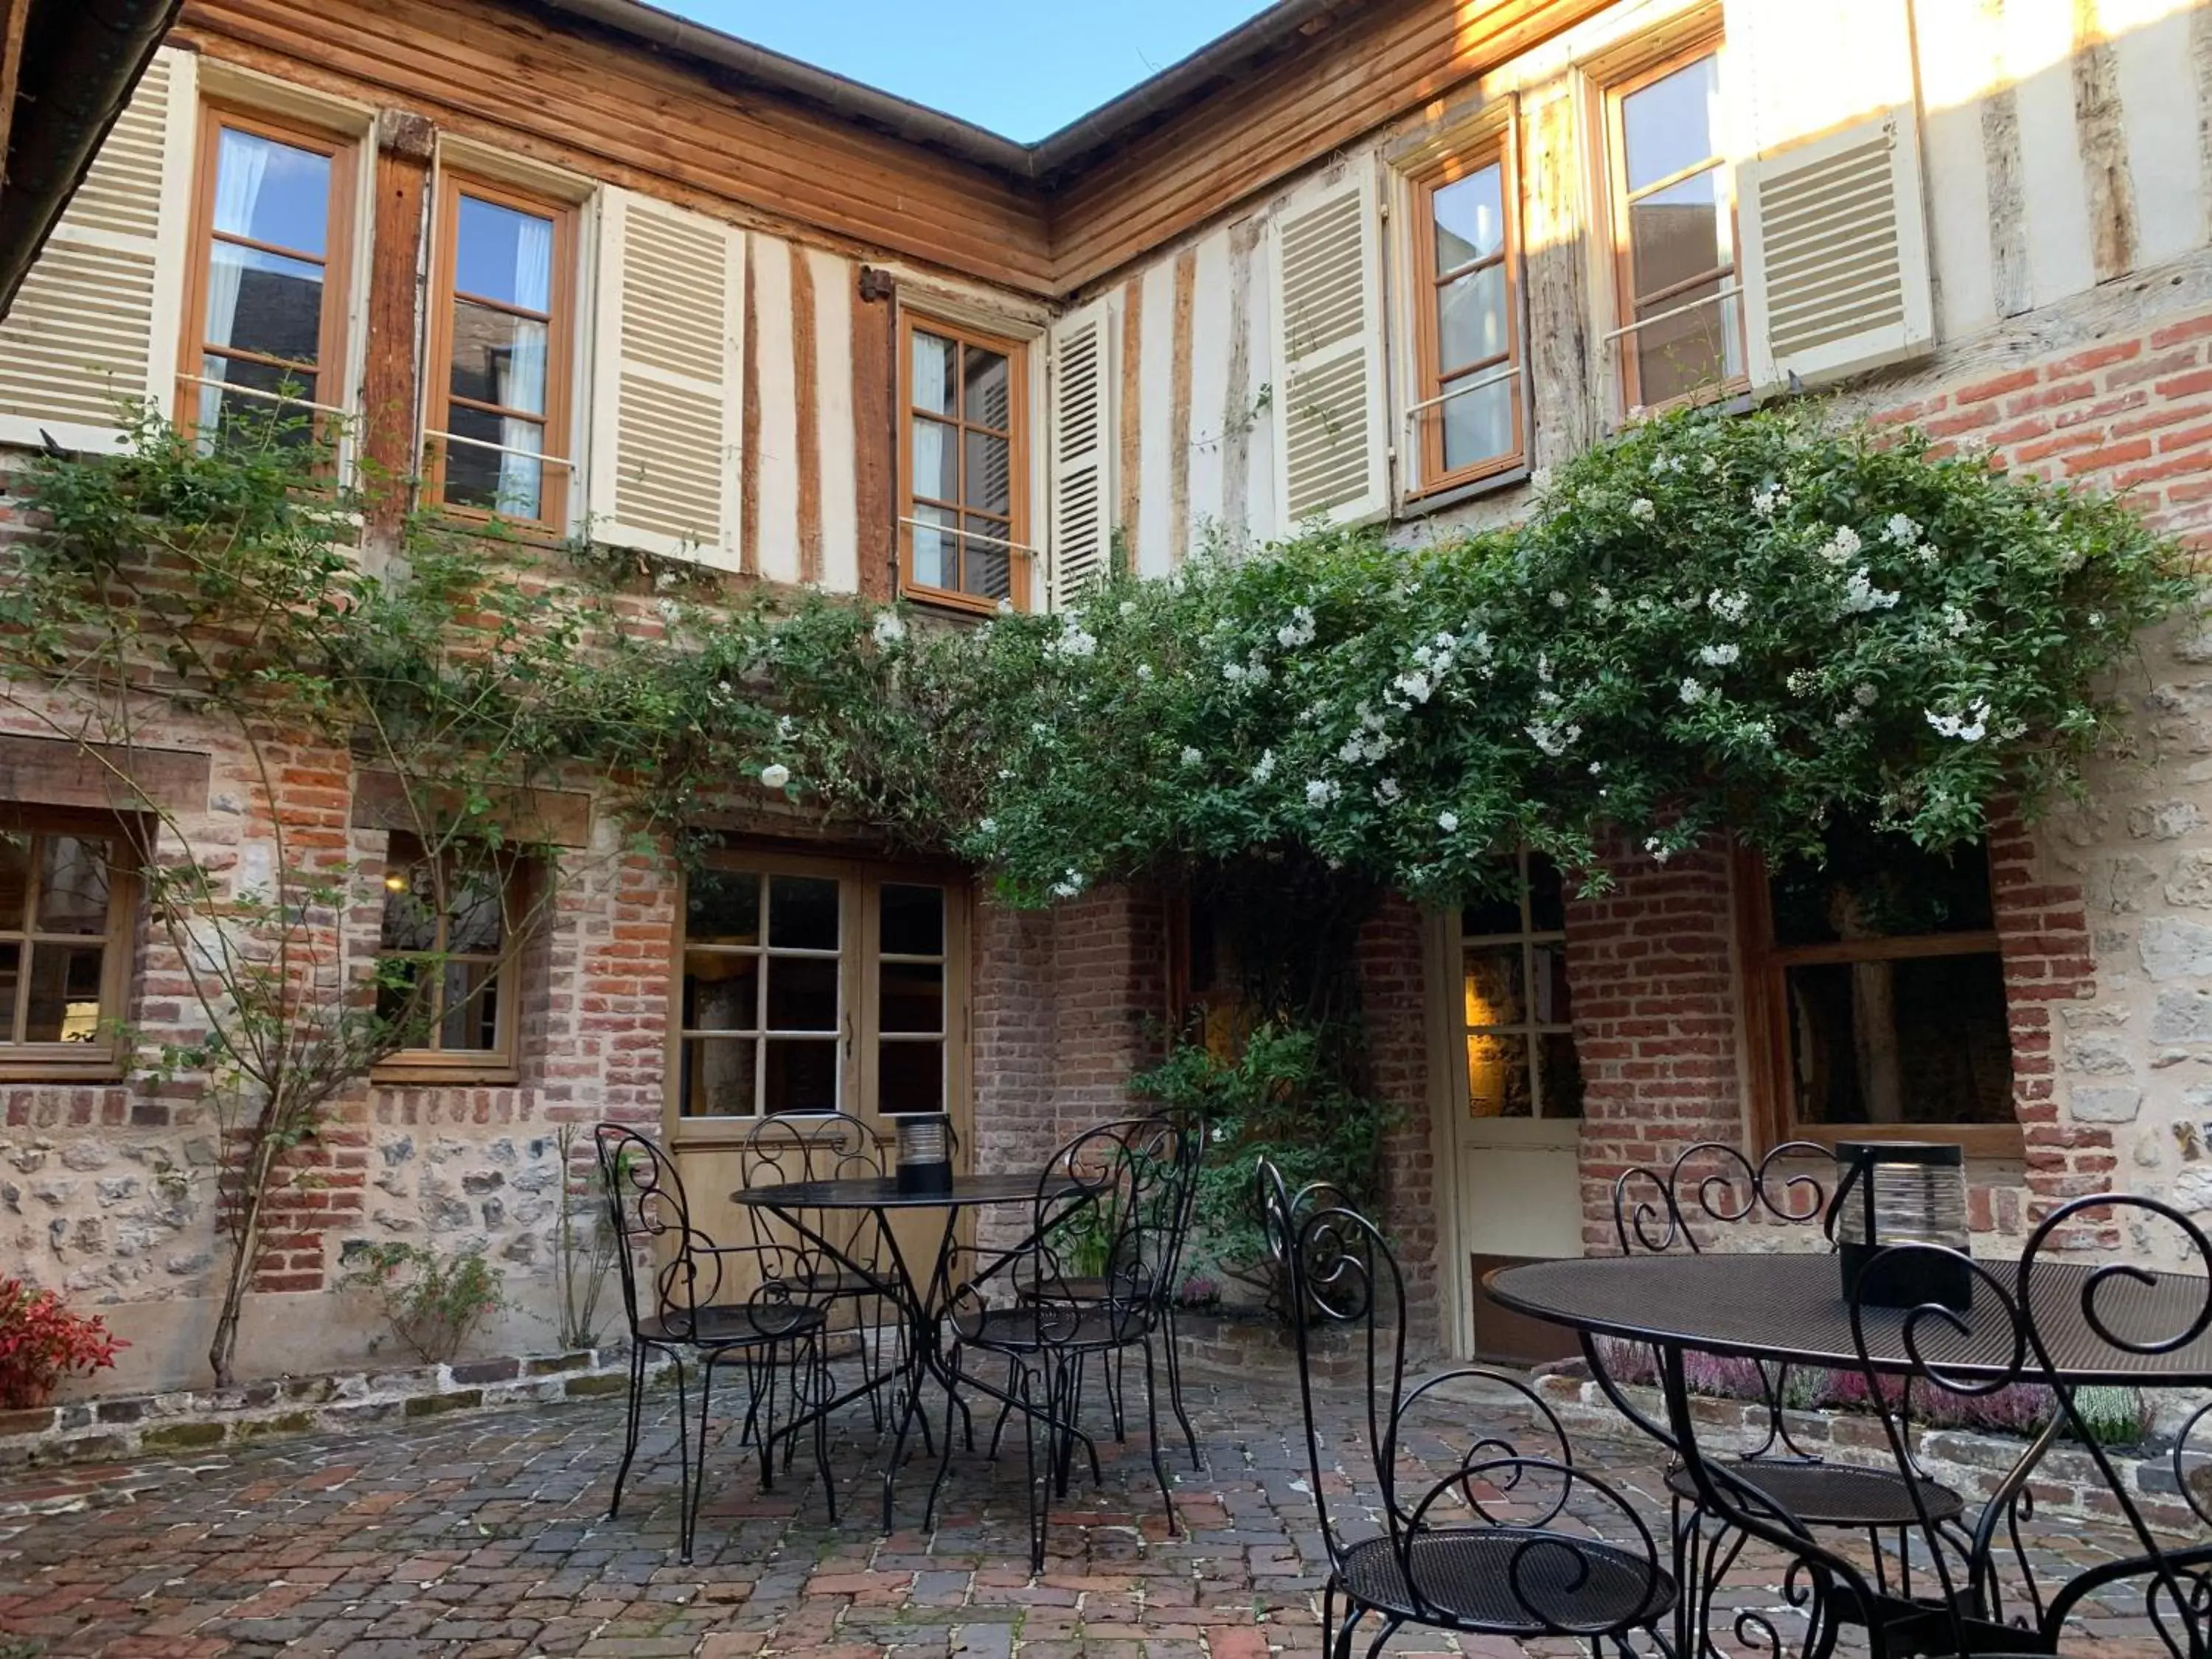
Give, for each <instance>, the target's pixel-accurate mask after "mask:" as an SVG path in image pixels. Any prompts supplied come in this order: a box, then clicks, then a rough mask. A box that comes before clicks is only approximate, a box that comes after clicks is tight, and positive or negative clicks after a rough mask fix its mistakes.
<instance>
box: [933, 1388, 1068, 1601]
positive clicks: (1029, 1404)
mask: <svg viewBox="0 0 2212 1659" xmlns="http://www.w3.org/2000/svg"><path fill="white" fill-rule="evenodd" d="M1020 1388H1021V1400H1022V1406H1023V1411H1022V1449H1023V1450H1024V1452H1025V1453H1026V1454H1027V1467H1028V1468H1029V1487H1030V1571H1031V1572H1032V1573H1038V1572H1042V1571H1044V1535H1045V1530H1046V1528H1048V1527H1049V1526H1051V1524H1052V1469H1051V1468H1050V1466H1049V1448H1048V1466H1047V1468H1045V1470H1044V1479H1043V1480H1038V1479H1037V1459H1036V1418H1037V1414H1036V1399H1035V1397H1034V1395H1033V1393H1032V1391H1031V1389H1030V1372H1029V1371H1028V1370H1023V1372H1022V1373H1021V1383H1020ZM946 1438H947V1439H950V1438H951V1435H950V1434H949V1433H948V1434H947V1436H946Z"/></svg>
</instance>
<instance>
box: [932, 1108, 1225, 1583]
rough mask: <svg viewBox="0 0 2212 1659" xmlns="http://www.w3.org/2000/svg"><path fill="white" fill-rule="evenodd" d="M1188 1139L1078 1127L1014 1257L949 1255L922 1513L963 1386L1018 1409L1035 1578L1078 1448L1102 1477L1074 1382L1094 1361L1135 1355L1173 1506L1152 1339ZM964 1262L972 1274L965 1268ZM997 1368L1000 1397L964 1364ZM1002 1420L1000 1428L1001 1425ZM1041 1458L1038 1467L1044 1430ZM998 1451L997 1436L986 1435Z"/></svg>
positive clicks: (1171, 1515) (1123, 1124)
mask: <svg viewBox="0 0 2212 1659" xmlns="http://www.w3.org/2000/svg"><path fill="white" fill-rule="evenodd" d="M1186 1138H1187V1137H1186V1135H1185V1133H1184V1131H1183V1130H1182V1129H1181V1128H1179V1127H1177V1126H1176V1125H1175V1124H1174V1123H1172V1122H1170V1121H1168V1120H1166V1119H1164V1118H1133V1119H1127V1120H1124V1121H1118V1122H1114V1123H1105V1124H1101V1125H1099V1126H1098V1127H1096V1128H1091V1129H1086V1130H1085V1131H1084V1133H1081V1134H1079V1135H1078V1136H1076V1137H1075V1138H1074V1139H1073V1140H1071V1141H1069V1142H1068V1143H1067V1144H1066V1146H1062V1147H1061V1148H1060V1151H1059V1152H1056V1153H1054V1155H1053V1158H1052V1161H1051V1163H1050V1164H1048V1165H1047V1166H1046V1168H1045V1170H1044V1173H1043V1174H1042V1176H1040V1177H1039V1178H1038V1181H1037V1190H1036V1200H1035V1201H1034V1205H1033V1207H1032V1209H1031V1212H1030V1231H1029V1233H1028V1234H1027V1236H1026V1237H1024V1239H1023V1240H1022V1241H1021V1243H1018V1244H1017V1245H1015V1246H1014V1247H1013V1248H1012V1249H1006V1250H1000V1251H994V1252H979V1251H975V1250H973V1249H967V1250H963V1251H960V1252H956V1260H955V1263H954V1266H953V1268H952V1271H951V1273H950V1274H949V1275H948V1281H949V1282H950V1283H951V1285H953V1286H954V1288H953V1290H952V1291H951V1297H950V1301H949V1304H948V1306H949V1309H950V1315H949V1317H948V1319H947V1322H946V1328H947V1331H948V1333H949V1334H950V1336H951V1344H950V1348H949V1352H948V1353H947V1356H946V1362H945V1363H946V1370H947V1376H948V1377H949V1379H950V1382H951V1387H950V1388H949V1389H948V1390H947V1395H948V1398H947V1403H946V1407H945V1443H944V1445H943V1446H942V1447H941V1448H940V1449H939V1457H938V1465H937V1478H936V1480H933V1482H932V1483H931V1485H930V1489H929V1506H928V1515H929V1516H930V1517H931V1518H932V1519H934V1517H935V1516H936V1513H937V1499H938V1495H939V1492H940V1490H941V1489H942V1488H943V1486H944V1484H945V1474H946V1472H947V1470H948V1469H949V1468H950V1467H951V1455H952V1413H953V1409H954V1405H955V1403H956V1402H957V1400H958V1395H959V1388H960V1385H961V1384H962V1383H968V1384H969V1385H971V1386H973V1387H975V1389H977V1390H978V1391H980V1392H981V1393H982V1394H984V1395H988V1396H990V1397H991V1398H993V1399H995V1400H997V1401H999V1402H1000V1407H1001V1408H1002V1412H1013V1413H1019V1414H1020V1416H1021V1419H1022V1435H1023V1443H1024V1451H1025V1453H1026V1455H1027V1458H1028V1471H1029V1488H1030V1566H1031V1568H1032V1569H1033V1570H1037V1571H1042V1568H1043V1565H1044V1544H1045V1536H1046V1533H1047V1530H1048V1527H1049V1525H1050V1522H1051V1510H1052V1497H1053V1493H1054V1492H1055V1491H1057V1492H1059V1493H1060V1495H1061V1496H1063V1497H1065V1496H1066V1492H1067V1486H1068V1475H1069V1470H1070V1467H1071V1465H1072V1464H1073V1461H1074V1455H1075V1447H1076V1444H1077V1443H1078V1442H1080V1443H1082V1445H1083V1448H1084V1450H1085V1454H1086V1455H1087V1456H1088V1458H1089V1461H1090V1463H1091V1479H1092V1480H1094V1481H1096V1480H1098V1479H1100V1474H1099V1468H1098V1451H1097V1446H1096V1445H1095V1444H1094V1443H1092V1441H1091V1437H1090V1436H1088V1435H1086V1434H1085V1433H1084V1432H1083V1430H1082V1428H1081V1426H1080V1425H1079V1420H1078V1419H1079V1413H1080V1411H1081V1407H1082V1377H1083V1372H1084V1369H1085V1365H1086V1364H1087V1363H1088V1362H1089V1361H1090V1360H1091V1359H1092V1358H1094V1357H1102V1358H1103V1357H1106V1356H1111V1355H1113V1354H1115V1353H1116V1352H1121V1351H1123V1350H1126V1349H1128V1348H1132V1347H1140V1348H1142V1349H1143V1351H1144V1356H1145V1397H1146V1404H1147V1407H1148V1409H1149V1410H1150V1413H1151V1416H1150V1421H1149V1427H1150V1431H1151V1443H1150V1450H1151V1453H1152V1473H1153V1474H1154V1476H1155V1477H1156V1478H1157V1479H1158V1481H1159V1484H1160V1498H1161V1501H1162V1502H1163V1503H1164V1504H1165V1505H1166V1508H1167V1513H1168V1522H1169V1524H1170V1526H1173V1525H1174V1524H1175V1518H1176V1516H1175V1498H1174V1495H1173V1493H1172V1492H1171V1491H1170V1486H1169V1484H1168V1476H1167V1469H1166V1467H1165V1466H1164V1464H1163V1463H1162V1462H1161V1461H1160V1446H1159V1413H1158V1408H1157V1406H1156V1405H1155V1404H1154V1401H1156V1398H1157V1396H1156V1394H1155V1391H1154V1388H1153V1383H1154V1371H1155V1365H1156V1361H1155V1358H1154V1354H1153V1349H1152V1336H1153V1334H1155V1333H1156V1332H1158V1330H1159V1329H1160V1328H1161V1325H1162V1322H1163V1321H1164V1317H1165V1309H1166V1304H1167V1299H1168V1297H1169V1296H1170V1294H1171V1292H1172V1284H1171V1280H1170V1276H1169V1275H1170V1267H1171V1266H1172V1263H1173V1261H1174V1260H1175V1255H1176V1251H1175V1249H1173V1248H1171V1245H1170V1240H1169V1239H1168V1238H1167V1237H1165V1234H1166V1232H1167V1231H1168V1230H1170V1229H1171V1228H1172V1227H1173V1226H1174V1225H1176V1220H1177V1218H1179V1217H1181V1216H1182V1215H1183V1214H1184V1212H1185V1211H1186V1210H1187V1208H1188V1203H1187V1200H1186V1199H1185V1198H1184V1196H1183V1192H1182V1189H1183V1188H1184V1187H1185V1186H1187V1185H1188V1182H1190V1180H1191V1179H1192V1176H1193V1173H1194V1169H1195V1164H1194V1161H1193V1160H1192V1158H1190V1157H1189V1155H1188V1152H1186V1150H1185V1147H1184V1145H1183V1142H1184V1140H1185V1139H1186ZM962 1262H964V1263H965V1264H966V1265H965V1266H964V1267H963V1266H962V1265H961V1263H962ZM974 1354H985V1355H990V1356H993V1357H995V1358H1004V1359H1005V1360H1006V1366H1007V1374H1006V1384H1005V1386H1004V1387H1000V1386H998V1385H996V1384H994V1383H989V1382H986V1381H984V1380H983V1379H981V1378H980V1377H977V1376H974V1375H973V1374H972V1373H971V1372H970V1371H969V1369H968V1362H969V1357H970V1356H971V1355H974ZM1002 1420H1003V1419H1002ZM1040 1429H1042V1431H1043V1432H1044V1451H1045V1458H1044V1462H1042V1464H1040V1463H1039V1462H1038V1457H1037V1453H1038V1431H1039V1430H1040ZM995 1443H996V1437H995V1436H994V1444H995Z"/></svg>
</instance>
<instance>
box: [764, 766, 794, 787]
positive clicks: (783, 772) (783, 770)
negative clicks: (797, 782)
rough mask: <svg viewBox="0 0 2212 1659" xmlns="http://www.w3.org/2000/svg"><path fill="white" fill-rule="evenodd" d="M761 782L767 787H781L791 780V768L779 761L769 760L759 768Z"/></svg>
mask: <svg viewBox="0 0 2212 1659" xmlns="http://www.w3.org/2000/svg"><path fill="white" fill-rule="evenodd" d="M760 779H761V783H762V784H763V787H767V788H769V789H781V788H782V787H783V786H784V785H786V784H787V783H789V782H790V781H791V769H790V768H789V767H788V766H786V765H785V764H784V763H782V762H781V761H770V762H769V763H768V764H767V765H766V766H763V767H762V768H761V775H760Z"/></svg>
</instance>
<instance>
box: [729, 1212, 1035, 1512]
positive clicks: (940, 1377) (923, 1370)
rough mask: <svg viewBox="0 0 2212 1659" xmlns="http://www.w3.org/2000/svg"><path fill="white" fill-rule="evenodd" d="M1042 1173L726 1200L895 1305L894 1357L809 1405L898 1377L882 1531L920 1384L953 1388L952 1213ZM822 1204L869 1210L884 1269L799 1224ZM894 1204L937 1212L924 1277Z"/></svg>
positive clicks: (917, 1408)
mask: <svg viewBox="0 0 2212 1659" xmlns="http://www.w3.org/2000/svg"><path fill="white" fill-rule="evenodd" d="M1041 1184H1042V1177H1041V1176H1036V1175H983V1176H954V1177H953V1179H952V1185H951V1188H949V1189H947V1190H945V1191H944V1192H936V1193H928V1192H906V1191H903V1190H902V1189H901V1188H900V1186H899V1184H898V1182H897V1180H896V1178H895V1177H892V1176H863V1177H860V1178H857V1179H851V1180H840V1181H787V1182H777V1183H775V1184H774V1185H771V1186H763V1187H740V1188H738V1189H737V1190H736V1191H734V1192H732V1194H730V1200H731V1202H732V1203H734V1204H742V1205H745V1206H750V1207H752V1208H755V1209H762V1210H766V1211H767V1212H769V1214H771V1215H773V1216H775V1218H776V1219H778V1220H779V1221H781V1222H782V1223H783V1224H784V1225H786V1226H787V1227H789V1228H791V1229H792V1231H793V1232H795V1233H798V1234H799V1235H800V1236H801V1237H805V1239H806V1240H807V1242H808V1243H811V1244H812V1245H814V1246H815V1247H816V1248H817V1249H821V1250H823V1251H824V1252H826V1253H827V1254H828V1255H829V1257H830V1258H831V1259H832V1260H833V1261H836V1263H837V1265H838V1266H839V1267H842V1268H844V1269H845V1270H846V1271H847V1272H848V1273H855V1274H857V1275H859V1276H860V1278H861V1279H866V1281H868V1282H869V1283H870V1284H871V1285H872V1286H873V1287H874V1288H875V1289H876V1290H877V1291H878V1293H879V1294H881V1295H882V1297H884V1300H885V1301H887V1302H889V1303H890V1304H892V1306H893V1307H895V1308H896V1309H897V1310H898V1314H899V1319H900V1322H901V1323H902V1326H903V1327H904V1328H905V1339H904V1340H903V1341H902V1343H901V1345H900V1355H899V1359H898V1363H897V1364H895V1365H892V1366H890V1368H889V1369H887V1370H884V1371H883V1372H881V1373H879V1374H878V1375H876V1376H870V1377H868V1378H866V1379H865V1380H864V1381H863V1382H862V1383H861V1384H860V1387H859V1388H857V1389H852V1390H850V1391H849V1392H848V1393H847V1394H845V1395H841V1396H839V1397H838V1398H836V1399H835V1400H831V1401H824V1402H823V1403H822V1404H820V1405H819V1406H817V1407H816V1410H817V1412H826V1411H831V1410H834V1409H836V1407H838V1406H840V1405H842V1404H844V1403H845V1402H846V1401H849V1400H852V1399H854V1398H856V1397H858V1396H859V1395H862V1394H865V1393H867V1392H870V1391H872V1390H873V1389H881V1388H884V1387H888V1386H891V1385H894V1384H896V1385H899V1388H898V1392H897V1395H896V1397H895V1399H894V1402H893V1409H894V1411H895V1412H896V1416H897V1419H898V1428H897V1431H896V1433H895V1434H894V1436H893V1437H892V1440H891V1452H890V1458H889V1459H888V1460H887V1461H886V1462H885V1463H884V1531H885V1532H889V1531H890V1529H891V1498H892V1492H893V1483H894V1481H895V1480H896V1475H897V1474H898V1467H899V1462H900V1461H901V1459H902V1458H903V1457H904V1456H905V1455H906V1442H907V1435H908V1432H909V1431H911V1430H912V1428H913V1426H914V1425H915V1421H916V1420H917V1419H918V1418H919V1419H920V1420H921V1431H922V1435H923V1437H924V1438H925V1439H927V1437H928V1434H929V1423H928V1419H927V1416H926V1415H924V1414H922V1409H921V1407H922V1389H923V1386H924V1384H925V1383H927V1382H929V1381H931V1380H934V1381H935V1382H936V1383H938V1384H939V1386H940V1387H941V1388H943V1389H945V1391H946V1393H947V1395H952V1394H953V1379H952V1376H951V1372H950V1371H948V1370H946V1369H945V1360H944V1347H943V1342H942V1340H941V1332H942V1327H943V1323H944V1318H945V1304H946V1303H947V1302H948V1301H949V1300H950V1298H951V1293H952V1290H953V1286H952V1285H951V1283H950V1282H949V1280H950V1278H951V1261H952V1257H953V1243H954V1236H955V1233H956V1231H957V1227H958V1225H959V1220H960V1213H961V1212H962V1211H963V1210H973V1209H982V1208H987V1207H989V1206H994V1205H1001V1204H1034V1203H1036V1201H1037V1200H1038V1199H1039V1197H1040V1195H1041V1193H1040V1188H1041ZM1066 1190H1067V1191H1070V1192H1073V1191H1074V1190H1075V1183H1074V1182H1067V1183H1066ZM1054 1195H1055V1194H1054V1193H1053V1192H1051V1191H1045V1192H1043V1193H1042V1196H1043V1197H1045V1198H1047V1199H1049V1198H1051V1197H1053V1196H1054ZM829 1210H846V1211H855V1210H857V1211H866V1212H870V1213H872V1214H873V1215H874V1217H875V1218H876V1223H877V1231H878V1236H879V1237H881V1238H882V1240H883V1242H884V1249H885V1251H886V1253H887V1254H888V1255H889V1256H890V1272H889V1273H885V1272H884V1271H883V1264H882V1263H880V1262H862V1261H856V1260H854V1257H853V1255H851V1254H850V1253H849V1252H848V1250H847V1249H845V1248H844V1247H842V1246H841V1245H840V1244H839V1243H837V1242H836V1241H835V1240H834V1239H831V1238H829V1237H825V1236H824V1235H823V1232H822V1231H820V1230H818V1229H817V1228H815V1227H812V1226H810V1225H807V1223H806V1221H805V1216H806V1215H807V1214H808V1213H810V1212H821V1211H829ZM895 1210H897V1211H915V1210H941V1211H943V1212H944V1214H945V1225H944V1228H943V1231H941V1232H940V1233H939V1236H938V1241H937V1249H936V1251H935V1253H934V1259H933V1261H932V1262H931V1263H930V1264H929V1274H928V1277H927V1279H920V1278H917V1277H916V1276H915V1271H914V1267H913V1266H912V1265H910V1264H909V1263H908V1260H907V1255H906V1252H905V1251H903V1250H902V1249H900V1248H899V1242H898V1234H897V1231H896V1230H895V1229H894V1228H893V1227H892V1226H891V1225H890V1214H891V1212H893V1211H895ZM954 1397H955V1398H956V1399H957V1396H954ZM963 1410H964V1407H963ZM794 1432H795V1429H794ZM971 1433H972V1431H971Z"/></svg>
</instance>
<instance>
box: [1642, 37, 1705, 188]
mask: <svg viewBox="0 0 2212 1659" xmlns="http://www.w3.org/2000/svg"><path fill="white" fill-rule="evenodd" d="M1719 97H1720V55H1719V54H1718V53H1717V52H1715V53H1710V54H1708V55H1707V56H1705V57H1703V58H1699V59H1698V61H1697V62H1696V63H1694V64H1685V65H1683V66H1682V67H1681V68H1680V69H1678V70H1675V71H1674V73H1673V74H1672V75H1669V76H1665V77H1664V78H1663V79H1661V80H1657V81H1654V82H1652V83H1651V84H1650V86H1648V87H1644V88H1642V89H1641V90H1639V91H1636V92H1632V93H1630V94H1628V96H1627V97H1626V98H1624V99H1622V100H1620V132H1621V140H1622V142H1623V143H1624V144H1626V147H1627V152H1628V153H1627V155H1626V156H1625V157H1624V158H1623V160H1624V161H1625V162H1626V169H1625V170H1626V173H1627V174H1628V187H1629V189H1630V190H1632V191H1638V190H1642V189H1643V188H1644V186H1645V185H1650V184H1653V183H1656V181H1658V180H1659V179H1664V178H1667V177H1668V176H1669V175H1670V174H1673V173H1680V171H1681V170H1682V169H1683V168H1684V167H1695V166H1696V165H1697V164H1698V163H1699V162H1700V161H1705V160H1706V159H1707V158H1708V157H1710V156H1711V155H1714V154H1716V153H1717V149H1718V146H1717V145H1716V144H1715V143H1713V122H1714V112H1715V109H1716V107H1717V104H1718V102H1719Z"/></svg>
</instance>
